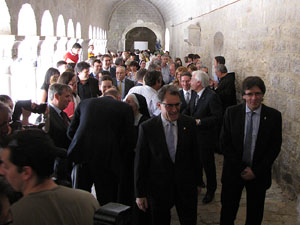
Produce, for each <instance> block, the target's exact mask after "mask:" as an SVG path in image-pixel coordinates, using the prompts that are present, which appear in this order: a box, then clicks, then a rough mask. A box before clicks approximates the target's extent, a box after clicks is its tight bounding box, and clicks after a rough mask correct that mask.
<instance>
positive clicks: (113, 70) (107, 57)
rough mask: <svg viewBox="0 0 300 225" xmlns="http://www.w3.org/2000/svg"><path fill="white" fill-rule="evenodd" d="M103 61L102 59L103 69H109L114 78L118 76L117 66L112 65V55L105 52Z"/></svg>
mask: <svg viewBox="0 0 300 225" xmlns="http://www.w3.org/2000/svg"><path fill="white" fill-rule="evenodd" d="M101 61H102V64H103V66H102V70H103V71H108V72H110V74H111V77H112V78H116V68H115V67H112V66H111V63H112V58H111V56H110V55H108V54H104V55H103V56H102V57H101Z"/></svg>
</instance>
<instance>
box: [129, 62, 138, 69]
mask: <svg viewBox="0 0 300 225" xmlns="http://www.w3.org/2000/svg"><path fill="white" fill-rule="evenodd" d="M129 66H135V67H136V68H138V67H139V63H138V62H137V61H131V62H130V64H129Z"/></svg>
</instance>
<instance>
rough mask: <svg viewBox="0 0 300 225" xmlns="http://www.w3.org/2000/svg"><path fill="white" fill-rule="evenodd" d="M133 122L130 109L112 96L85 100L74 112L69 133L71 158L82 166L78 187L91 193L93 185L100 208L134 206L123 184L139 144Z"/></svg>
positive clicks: (69, 154) (79, 171)
mask: <svg viewBox="0 0 300 225" xmlns="http://www.w3.org/2000/svg"><path fill="white" fill-rule="evenodd" d="M106 92H107V91H106ZM133 122H134V118H133V111H132V108H131V106H130V105H128V104H126V103H124V102H121V101H118V100H116V99H115V97H114V96H112V95H111V96H105V97H101V98H91V99H87V100H85V101H82V102H80V104H79V105H78V107H77V109H76V110H75V113H74V118H73V120H72V122H71V124H70V127H69V130H68V136H69V137H70V138H72V142H71V144H70V147H69V149H68V157H69V158H70V160H72V162H74V163H75V164H77V165H79V166H77V168H79V170H78V179H77V188H80V189H84V190H87V191H91V187H92V185H93V184H94V185H95V189H96V194H97V199H98V201H99V202H100V205H105V204H107V203H109V202H120V203H123V204H127V205H130V204H131V203H132V196H131V198H130V197H129V196H128V195H129V194H128V188H127V187H123V186H122V185H124V184H126V183H125V182H124V176H129V175H130V173H133V171H129V170H130V163H133V154H134V151H133V150H134V147H135V144H136V137H135V130H134V126H133V124H134V123H133ZM130 160H131V162H130ZM125 178H127V177H125ZM132 183H133V182H132ZM127 184H128V185H131V184H130V181H128V182H127ZM120 185H121V186H120ZM132 185H133V184H132ZM132 185H131V186H132ZM124 190H126V191H127V193H126V192H125V191H124ZM129 198H130V199H129Z"/></svg>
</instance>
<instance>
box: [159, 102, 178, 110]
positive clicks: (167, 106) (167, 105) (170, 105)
mask: <svg viewBox="0 0 300 225" xmlns="http://www.w3.org/2000/svg"><path fill="white" fill-rule="evenodd" d="M160 104H162V105H164V106H165V107H166V109H173V107H174V106H175V107H176V108H179V107H180V105H181V103H180V102H179V103H176V104H167V103H163V102H161V103H160Z"/></svg>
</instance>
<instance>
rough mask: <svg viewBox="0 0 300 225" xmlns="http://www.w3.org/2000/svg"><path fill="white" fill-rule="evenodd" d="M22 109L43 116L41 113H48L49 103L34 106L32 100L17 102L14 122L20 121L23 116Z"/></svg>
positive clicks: (13, 116) (13, 117)
mask: <svg viewBox="0 0 300 225" xmlns="http://www.w3.org/2000/svg"><path fill="white" fill-rule="evenodd" d="M22 108H23V109H25V110H27V111H30V112H33V113H38V114H41V113H44V112H45V111H46V109H47V103H42V104H40V105H35V106H32V102H31V100H22V101H17V102H16V105H15V110H14V112H13V115H12V120H13V121H17V120H20V116H21V114H22Z"/></svg>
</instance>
